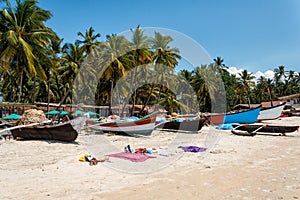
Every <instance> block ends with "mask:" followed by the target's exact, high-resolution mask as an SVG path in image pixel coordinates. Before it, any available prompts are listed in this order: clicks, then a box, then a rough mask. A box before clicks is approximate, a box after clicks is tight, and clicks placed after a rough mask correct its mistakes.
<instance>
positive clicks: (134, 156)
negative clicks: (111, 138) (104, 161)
mask: <svg viewBox="0 0 300 200" xmlns="http://www.w3.org/2000/svg"><path fill="white" fill-rule="evenodd" d="M108 156H111V157H115V158H123V159H125V160H131V161H132V162H144V161H145V160H147V159H148V158H156V157H155V156H148V155H144V154H141V153H129V152H120V153H114V154H109V155H108Z"/></svg>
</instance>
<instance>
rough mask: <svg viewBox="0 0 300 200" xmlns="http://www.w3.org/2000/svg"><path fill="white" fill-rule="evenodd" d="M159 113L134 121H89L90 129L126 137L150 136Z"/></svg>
mask: <svg viewBox="0 0 300 200" xmlns="http://www.w3.org/2000/svg"><path fill="white" fill-rule="evenodd" d="M156 114H157V112H153V113H151V114H149V115H146V116H145V117H143V118H139V119H136V120H133V121H126V120H124V121H109V122H105V121H104V122H103V121H91V120H88V121H87V125H88V127H89V128H91V129H94V130H96V131H101V132H104V133H116V134H125V135H150V134H151V133H152V131H153V129H154V127H155V119H156Z"/></svg>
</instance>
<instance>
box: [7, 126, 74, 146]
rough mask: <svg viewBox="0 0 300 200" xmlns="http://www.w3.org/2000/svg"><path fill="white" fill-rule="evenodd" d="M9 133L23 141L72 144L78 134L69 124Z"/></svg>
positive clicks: (20, 129) (27, 128)
mask: <svg viewBox="0 0 300 200" xmlns="http://www.w3.org/2000/svg"><path fill="white" fill-rule="evenodd" d="M11 132H12V135H13V137H14V138H20V139H24V140H59V141H65V142H73V141H75V140H76V138H77V136H78V132H77V131H76V130H75V129H74V128H73V126H72V125H71V124H70V123H62V124H55V125H43V126H42V125H38V126H33V127H23V128H18V129H14V130H11Z"/></svg>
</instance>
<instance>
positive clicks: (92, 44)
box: [75, 27, 101, 54]
mask: <svg viewBox="0 0 300 200" xmlns="http://www.w3.org/2000/svg"><path fill="white" fill-rule="evenodd" d="M94 32H95V30H94V29H93V27H90V28H89V29H88V30H86V31H85V34H83V33H81V32H78V33H77V35H78V36H80V37H82V40H76V42H75V43H76V44H79V45H81V44H82V45H83V46H82V50H83V51H85V52H86V53H87V54H89V53H91V52H92V51H93V50H94V49H95V48H96V47H97V46H99V45H100V42H99V41H98V40H97V39H98V38H99V37H100V36H101V35H100V33H97V34H95V35H94Z"/></svg>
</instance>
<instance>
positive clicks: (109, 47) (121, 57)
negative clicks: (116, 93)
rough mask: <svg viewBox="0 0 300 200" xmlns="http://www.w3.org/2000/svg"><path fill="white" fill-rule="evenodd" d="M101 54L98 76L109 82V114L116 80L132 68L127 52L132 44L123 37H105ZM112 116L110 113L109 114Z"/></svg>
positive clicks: (114, 35) (113, 35)
mask: <svg viewBox="0 0 300 200" xmlns="http://www.w3.org/2000/svg"><path fill="white" fill-rule="evenodd" d="M102 48H103V54H102V55H101V59H102V66H103V67H102V68H101V69H100V74H103V75H104V78H105V79H106V80H109V81H110V82H111V89H110V91H111V92H110V104H109V106H110V112H111V106H112V103H113V102H112V100H113V99H112V91H113V88H114V86H115V84H116V82H117V81H118V79H119V78H120V77H122V76H124V75H125V73H126V70H129V69H130V68H131V66H132V64H131V62H132V60H131V59H130V55H129V52H130V50H131V49H132V44H131V43H130V42H129V41H128V40H127V39H126V38H125V37H124V36H118V35H116V34H112V35H111V36H106V41H105V42H104V43H103V44H102ZM111 114H112V112H111Z"/></svg>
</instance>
